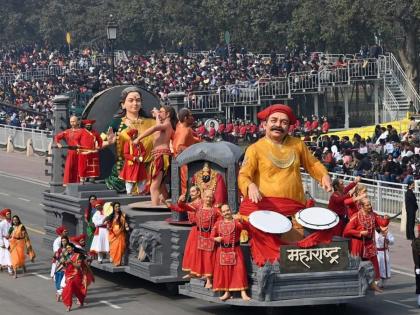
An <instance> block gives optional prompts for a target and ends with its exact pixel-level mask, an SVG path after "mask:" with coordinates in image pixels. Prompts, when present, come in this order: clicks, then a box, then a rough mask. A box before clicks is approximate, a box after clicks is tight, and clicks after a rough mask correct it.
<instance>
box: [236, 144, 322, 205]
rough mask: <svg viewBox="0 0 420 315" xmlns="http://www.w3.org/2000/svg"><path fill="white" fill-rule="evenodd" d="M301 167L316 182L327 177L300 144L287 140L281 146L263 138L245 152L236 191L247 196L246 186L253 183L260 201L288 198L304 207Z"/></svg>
mask: <svg viewBox="0 0 420 315" xmlns="http://www.w3.org/2000/svg"><path fill="white" fill-rule="evenodd" d="M293 157H294V160H293ZM273 160H274V161H275V162H276V163H277V165H275V163H273ZM278 165H281V166H283V167H285V168H280V167H278ZM300 167H303V168H304V169H305V170H306V171H307V172H308V173H309V174H310V175H311V176H312V177H313V178H315V179H316V180H317V181H318V182H320V181H321V179H322V177H323V176H324V175H327V174H328V171H327V169H326V168H325V167H324V166H323V165H322V163H321V162H320V161H319V160H317V159H316V158H315V157H314V156H313V155H312V154H311V152H310V151H309V150H308V148H307V147H306V145H305V143H304V142H303V141H302V140H300V139H298V138H294V137H291V136H287V137H286V139H285V141H284V142H283V144H281V145H278V144H274V143H273V142H271V141H270V140H269V139H268V138H265V137H264V138H262V139H260V140H258V141H257V142H256V143H254V144H252V145H250V146H249V147H248V149H247V150H246V153H245V158H244V162H243V164H242V167H241V169H240V171H239V175H238V186H239V190H240V191H241V192H242V194H243V195H244V196H248V186H249V184H250V183H254V184H256V185H257V187H258V189H259V190H260V192H261V194H262V196H263V197H281V198H289V199H293V200H296V201H298V202H301V203H303V204H304V203H305V194H304V191H303V185H302V178H301V175H300Z"/></svg>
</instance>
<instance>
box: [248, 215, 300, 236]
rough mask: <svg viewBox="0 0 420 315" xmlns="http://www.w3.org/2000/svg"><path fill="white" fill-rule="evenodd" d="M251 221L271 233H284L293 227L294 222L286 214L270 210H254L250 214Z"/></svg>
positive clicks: (260, 228)
mask: <svg viewBox="0 0 420 315" xmlns="http://www.w3.org/2000/svg"><path fill="white" fill-rule="evenodd" d="M249 223H250V224H251V225H252V226H254V227H255V228H257V229H259V230H261V231H263V232H266V233H271V234H283V233H286V232H289V231H290V230H291V229H292V222H291V221H290V220H289V219H288V218H287V217H286V216H284V215H282V214H280V213H277V212H274V211H269V210H258V211H254V212H253V213H251V214H250V216H249Z"/></svg>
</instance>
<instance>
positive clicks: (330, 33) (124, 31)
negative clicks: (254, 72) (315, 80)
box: [0, 0, 420, 55]
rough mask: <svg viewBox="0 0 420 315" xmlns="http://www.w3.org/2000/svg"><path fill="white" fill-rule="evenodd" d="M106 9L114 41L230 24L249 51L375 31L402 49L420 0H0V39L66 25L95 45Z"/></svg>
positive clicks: (51, 32)
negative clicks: (115, 36) (113, 20)
mask: <svg viewBox="0 0 420 315" xmlns="http://www.w3.org/2000/svg"><path fill="white" fill-rule="evenodd" d="M110 14H113V15H114V17H115V18H116V20H117V22H118V26H119V32H118V43H117V46H118V47H119V48H125V49H136V50H137V49H138V50H143V51H147V50H152V49H157V48H161V47H164V48H165V49H167V50H172V51H173V50H175V49H176V48H177V47H178V46H179V45H181V44H182V45H183V46H186V47H194V48H196V49H210V48H214V47H215V46H216V45H217V44H218V43H220V42H223V34H224V32H225V31H229V32H230V34H231V38H232V40H231V41H232V43H236V44H237V45H238V46H240V47H241V46H243V47H246V48H247V49H248V50H250V51H257V52H262V51H264V52H267V51H269V50H271V49H277V50H282V49H283V48H284V47H285V46H286V45H288V46H290V47H303V45H307V46H308V47H309V49H310V50H324V51H329V52H336V53H338V52H342V53H344V52H356V51H358V50H359V48H360V46H361V45H366V44H371V43H373V41H374V34H380V37H381V39H382V40H383V43H384V45H385V47H387V48H388V49H390V48H392V49H394V48H395V50H397V49H398V48H400V47H403V49H407V36H406V35H407V33H410V32H412V31H413V30H416V31H417V30H418V28H419V23H420V0H399V1H397V0H382V1H377V0H299V1H298V0H176V1H174V0H119V1H114V0H90V1H85V0H13V1H2V10H1V11H0V40H1V41H2V42H3V43H7V44H10V43H19V42H33V41H37V42H40V43H48V44H49V45H51V46H60V45H64V44H65V33H66V32H71V34H72V39H73V43H72V44H73V45H75V46H84V45H95V44H98V45H100V46H102V45H103V44H104V43H105V42H106V31H105V28H106V24H107V22H108V17H109V15H110ZM413 40H414V39H413ZM416 40H417V39H416ZM7 44H6V45H7ZM404 47H405V48H404ZM414 47H416V48H415V49H416V53H417V43H415V45H414ZM417 55H418V53H417Z"/></svg>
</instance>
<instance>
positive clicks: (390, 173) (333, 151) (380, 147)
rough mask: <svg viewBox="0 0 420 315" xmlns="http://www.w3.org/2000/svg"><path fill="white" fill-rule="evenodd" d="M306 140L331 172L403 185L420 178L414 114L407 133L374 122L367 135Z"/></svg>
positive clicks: (418, 135) (419, 147) (419, 148)
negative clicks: (372, 130) (373, 126)
mask: <svg viewBox="0 0 420 315" xmlns="http://www.w3.org/2000/svg"><path fill="white" fill-rule="evenodd" d="M305 140H306V141H308V143H309V144H310V146H311V149H312V151H313V154H314V155H315V156H316V157H317V158H318V159H320V160H321V161H322V162H323V164H324V165H325V166H326V167H327V169H328V170H329V171H330V172H334V173H340V174H346V175H352V176H361V177H365V178H370V179H374V180H381V181H385V182H392V183H402V184H407V183H409V182H410V181H413V180H420V128H419V125H418V124H417V123H416V121H415V119H414V117H413V118H412V120H411V124H410V127H409V131H408V132H403V133H398V132H397V130H396V129H395V128H393V126H392V125H388V126H387V127H386V128H385V127H381V126H380V125H377V126H376V128H375V131H374V133H373V134H372V135H371V136H369V137H366V138H362V137H361V136H360V135H359V134H354V136H353V138H352V139H350V138H349V137H347V136H345V137H342V138H341V139H339V137H337V136H321V137H318V138H317V139H316V140H315V139H310V138H309V137H307V138H306V139H305ZM311 140H312V141H311ZM314 140H315V141H314Z"/></svg>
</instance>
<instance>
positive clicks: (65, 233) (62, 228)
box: [50, 225, 68, 278]
mask: <svg viewBox="0 0 420 315" xmlns="http://www.w3.org/2000/svg"><path fill="white" fill-rule="evenodd" d="M55 233H56V234H57V235H58V236H57V238H56V239H55V240H54V243H53V253H54V254H55V253H56V252H57V251H58V250H59V248H60V247H61V238H62V237H63V236H68V230H67V228H66V227H65V226H64V225H62V226H59V227H58V228H56V229H55ZM55 268H56V263H55V262H53V263H52V264H51V272H50V276H51V278H54V275H55Z"/></svg>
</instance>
